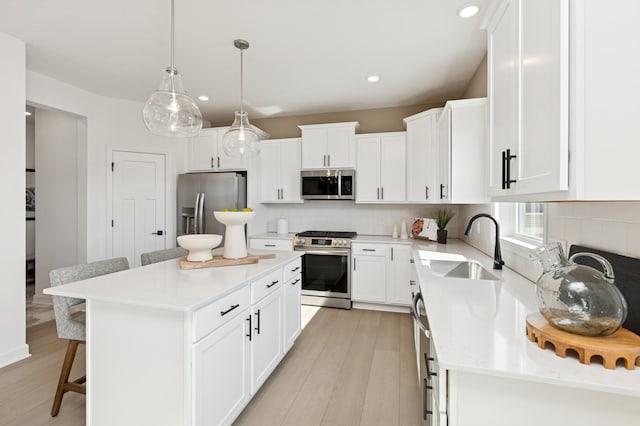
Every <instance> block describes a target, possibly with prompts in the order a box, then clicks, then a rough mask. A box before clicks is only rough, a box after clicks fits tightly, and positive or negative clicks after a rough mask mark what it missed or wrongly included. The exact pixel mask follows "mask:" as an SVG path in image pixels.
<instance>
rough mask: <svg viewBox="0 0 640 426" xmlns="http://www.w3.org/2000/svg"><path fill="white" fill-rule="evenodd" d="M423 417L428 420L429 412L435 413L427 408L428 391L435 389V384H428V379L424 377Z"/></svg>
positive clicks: (430, 413)
mask: <svg viewBox="0 0 640 426" xmlns="http://www.w3.org/2000/svg"><path fill="white" fill-rule="evenodd" d="M422 385H423V387H422V419H423V420H427V414H428V415H433V411H431V410H427V408H428V407H427V400H428V392H429V391H430V390H433V386H429V385H428V384H427V379H422Z"/></svg>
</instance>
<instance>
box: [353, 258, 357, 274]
mask: <svg viewBox="0 0 640 426" xmlns="http://www.w3.org/2000/svg"><path fill="white" fill-rule="evenodd" d="M356 260H357V258H356V257H354V258H353V270H354V271H355V270H356Z"/></svg>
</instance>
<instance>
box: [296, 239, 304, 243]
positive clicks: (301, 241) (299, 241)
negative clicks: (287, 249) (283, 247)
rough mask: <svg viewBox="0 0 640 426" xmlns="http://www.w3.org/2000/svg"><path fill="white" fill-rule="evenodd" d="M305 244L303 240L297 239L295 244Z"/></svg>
mask: <svg viewBox="0 0 640 426" xmlns="http://www.w3.org/2000/svg"><path fill="white" fill-rule="evenodd" d="M304 243H306V241H305V240H304V238H298V240H297V242H296V244H304Z"/></svg>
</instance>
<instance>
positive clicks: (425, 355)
mask: <svg viewBox="0 0 640 426" xmlns="http://www.w3.org/2000/svg"><path fill="white" fill-rule="evenodd" d="M429 361H434V358H433V357H430V356H427V353H426V352H425V353H424V365H425V366H426V367H427V379H430V378H432V377H434V376H437V375H438V373H434V372H433V371H431V369H430V368H429Z"/></svg>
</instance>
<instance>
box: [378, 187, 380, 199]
mask: <svg viewBox="0 0 640 426" xmlns="http://www.w3.org/2000/svg"><path fill="white" fill-rule="evenodd" d="M377 199H378V200H379V199H380V188H378V195H377Z"/></svg>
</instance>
